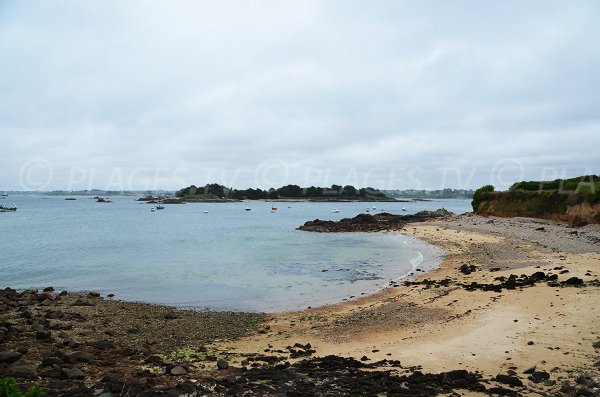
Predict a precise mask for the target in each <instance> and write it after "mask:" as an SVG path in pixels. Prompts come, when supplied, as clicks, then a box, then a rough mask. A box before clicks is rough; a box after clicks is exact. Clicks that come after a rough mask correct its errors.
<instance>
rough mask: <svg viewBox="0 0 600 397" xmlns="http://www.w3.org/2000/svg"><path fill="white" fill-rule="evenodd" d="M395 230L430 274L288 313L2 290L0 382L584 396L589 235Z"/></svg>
mask: <svg viewBox="0 0 600 397" xmlns="http://www.w3.org/2000/svg"><path fill="white" fill-rule="evenodd" d="M398 232H400V233H403V234H406V235H409V236H413V237H416V238H419V239H422V240H424V241H427V242H429V243H431V244H434V245H436V246H438V247H440V248H441V249H442V250H443V252H444V255H445V256H444V258H443V261H442V262H441V265H440V266H439V268H437V269H436V270H433V271H432V272H430V273H424V274H422V275H420V276H418V277H417V278H416V279H413V281H411V282H395V283H391V284H390V286H389V287H388V288H386V289H384V290H382V291H380V292H378V293H375V294H373V295H365V296H362V297H352V298H350V297H349V298H350V299H349V300H347V301H344V302H342V303H339V304H334V305H329V306H324V307H319V308H310V309H307V310H303V311H299V312H287V313H278V314H266V315H262V314H250V313H248V314H246V313H214V312H194V311H189V310H173V309H170V308H166V307H163V306H155V305H146V304H137V303H127V302H119V301H114V300H111V299H103V298H100V297H98V296H97V295H95V294H87V295H86V294H75V293H63V294H58V293H57V292H54V291H50V290H48V291H46V292H33V291H29V292H22V293H18V292H16V291H8V290H5V291H4V292H3V296H2V305H1V307H0V309H2V311H1V313H0V314H1V315H2V316H1V321H0V322H1V323H2V325H3V328H2V333H1V334H0V336H1V339H0V343H1V344H0V351H2V353H0V371H2V373H3V374H4V375H12V376H16V377H17V378H18V379H23V380H24V382H25V384H31V383H33V382H38V383H41V384H42V385H43V386H45V387H46V388H47V389H48V391H49V392H48V394H47V395H93V394H94V393H96V392H97V393H98V395H101V394H102V393H105V392H113V393H116V392H123V390H126V391H127V392H128V393H129V395H165V393H166V395H190V394H189V393H191V392H198V391H202V393H201V394H202V395H205V394H207V395H239V394H244V393H245V394H248V395H279V394H283V395H307V394H302V393H300V394H298V392H297V389H298V387H303V388H304V389H303V390H304V392H305V393H308V395H320V394H331V395H341V394H356V395H371V394H373V395H375V394H379V393H380V392H381V391H384V394H385V393H389V394H391V395H405V396H435V395H438V393H444V395H448V393H459V395H465V396H479V395H508V396H519V395H522V396H529V395H548V396H554V395H559V396H560V395H565V396H566V395H584V396H587V395H591V396H593V395H597V394H596V393H597V392H598V388H597V387H598V386H597V384H596V383H595V382H597V381H598V379H599V378H598V376H599V367H598V366H599V365H600V363H599V361H600V356H599V354H600V351H599V350H598V348H600V344H598V342H599V341H600V334H598V332H600V305H599V303H600V289H599V287H600V283H599V282H598V278H599V276H598V274H599V269H600V243H599V242H600V227H599V226H598V225H589V226H586V227H583V228H578V229H573V228H568V227H567V226H565V225H562V224H558V223H553V222H549V221H540V220H532V219H520V218H512V219H503V218H485V217H480V216H473V215H463V216H458V217H452V218H451V219H447V220H439V221H427V222H422V223H413V224H408V225H406V227H404V229H402V230H401V231H398V230H395V231H394V233H398ZM426 265H427V264H426V263H423V268H426ZM420 270H422V269H420ZM540 272H543V273H540ZM417 273H419V272H418V271H417ZM511 275H512V277H511ZM511 283H512V284H511ZM594 346H595V347H594ZM334 356H335V357H334ZM533 367H535V368H533ZM457 379H458V380H457ZM332 380H335V381H332ZM378 388H379V389H378ZM65 390H71V391H72V393H71V392H69V393H71V394H69V393H66V392H65ZM169 393H170V394H169ZM184 393H188V394H184ZM102 395H103V394H102Z"/></svg>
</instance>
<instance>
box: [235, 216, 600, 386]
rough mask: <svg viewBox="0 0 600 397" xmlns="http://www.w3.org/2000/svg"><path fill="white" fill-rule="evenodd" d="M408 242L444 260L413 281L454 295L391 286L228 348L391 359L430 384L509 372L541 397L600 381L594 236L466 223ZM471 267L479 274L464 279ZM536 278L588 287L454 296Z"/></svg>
mask: <svg viewBox="0 0 600 397" xmlns="http://www.w3.org/2000/svg"><path fill="white" fill-rule="evenodd" d="M403 233H405V234H407V235H410V236H415V237H418V238H421V239H423V240H425V241H428V242H430V243H432V244H435V245H438V246H440V247H442V248H443V250H444V252H445V255H446V256H445V258H444V260H443V262H442V264H441V266H440V268H439V269H437V270H435V271H433V272H432V273H428V274H426V275H423V276H421V277H420V278H419V279H417V280H423V279H429V280H438V281H439V280H443V279H446V278H450V279H452V280H453V281H452V283H451V284H450V285H449V286H447V287H438V288H429V287H427V286H422V285H416V286H404V285H398V284H396V285H398V286H397V287H391V288H387V289H386V290H384V291H382V292H380V293H377V294H374V295H370V296H367V297H363V298H359V299H355V300H352V301H349V302H347V303H343V304H338V305H332V306H326V307H322V308H314V309H310V310H306V311H302V312H295V313H285V314H281V315H277V316H274V317H273V319H272V320H271V321H269V323H268V325H269V327H270V330H269V332H268V333H267V334H263V335H260V336H252V337H249V338H244V339H242V340H240V341H238V342H236V343H235V344H233V345H228V347H229V348H233V349H238V350H239V351H260V350H262V349H265V348H269V346H272V348H271V350H278V349H281V348H283V347H284V346H286V345H288V344H289V343H290V341H296V340H300V341H302V342H303V343H310V344H311V345H312V346H313V348H314V349H315V350H316V351H317V354H318V355H327V354H335V355H343V356H350V357H354V358H357V359H360V358H363V357H365V356H366V357H367V358H368V359H369V360H368V361H371V360H375V361H376V360H382V359H390V358H392V359H396V360H400V361H401V362H402V364H403V365H404V366H421V367H422V369H423V371H426V372H441V371H448V370H452V369H456V368H464V369H468V370H470V371H480V372H482V373H483V374H484V376H487V377H495V376H496V375H497V374H499V373H506V371H510V370H513V371H516V372H517V373H518V374H521V377H523V381H524V383H526V384H527V386H528V387H530V388H532V389H533V390H536V391H543V392H553V391H556V390H557V388H559V387H560V383H561V381H562V380H564V379H572V378H575V377H576V376H577V373H578V371H583V372H590V373H593V374H595V376H598V365H599V364H598V361H599V360H600V356H599V352H598V350H597V349H596V350H595V349H594V348H593V346H592V345H593V343H594V342H597V341H598V340H599V339H600V335H599V334H598V332H600V305H599V303H600V290H599V288H598V283H597V280H598V274H599V272H600V270H599V269H600V243H599V241H600V240H598V238H599V237H600V227H598V225H589V226H586V227H584V228H580V229H572V228H568V227H566V226H565V225H562V224H557V223H553V222H548V221H541V220H533V219H521V218H514V219H503V218H483V217H479V216H462V217H457V218H455V219H453V220H451V221H437V222H428V223H419V224H412V225H409V226H408V227H406V229H405V230H404V231H403ZM465 264H466V265H474V266H475V271H473V272H472V273H470V274H464V273H462V272H461V271H460V270H459V269H460V267H461V266H462V265H465ZM538 271H543V272H545V273H547V274H550V273H552V274H558V275H559V277H558V279H559V281H560V280H567V279H569V278H571V277H579V278H581V279H582V280H583V281H584V283H586V284H592V285H587V286H584V287H560V288H557V287H550V286H548V285H547V284H546V283H539V284H536V285H535V286H532V287H525V288H518V289H515V290H503V291H502V292H500V293H497V292H491V291H479V290H476V291H467V290H465V289H463V288H460V287H457V286H455V285H452V284H458V283H461V282H467V283H470V282H473V281H475V282H479V283H494V282H496V283H497V281H495V279H496V278H497V277H501V276H504V277H508V276H510V275H511V274H516V275H521V274H526V275H531V274H533V273H535V272H538ZM567 271H568V272H567ZM593 280H596V282H595V284H594V282H593ZM363 360H364V358H363ZM533 366H536V368H537V370H544V371H547V372H548V373H549V374H550V379H548V380H546V382H545V384H544V383H543V382H540V383H533V382H528V380H527V375H522V373H523V371H525V370H527V369H528V368H531V367H533ZM531 393H534V392H531ZM525 394H527V392H525ZM534 394H535V393H534Z"/></svg>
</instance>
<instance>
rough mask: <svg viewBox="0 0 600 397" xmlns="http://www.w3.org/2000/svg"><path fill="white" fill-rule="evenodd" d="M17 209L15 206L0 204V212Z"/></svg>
mask: <svg viewBox="0 0 600 397" xmlns="http://www.w3.org/2000/svg"><path fill="white" fill-rule="evenodd" d="M16 210H17V207H5V206H3V205H0V212H15V211H16Z"/></svg>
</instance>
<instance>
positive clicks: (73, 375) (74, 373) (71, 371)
mask: <svg viewBox="0 0 600 397" xmlns="http://www.w3.org/2000/svg"><path fill="white" fill-rule="evenodd" d="M61 372H62V374H63V376H64V377H65V378H67V379H83V378H84V375H83V372H82V371H81V370H80V369H79V368H66V367H65V368H62V369H61Z"/></svg>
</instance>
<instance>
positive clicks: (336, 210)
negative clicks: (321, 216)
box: [331, 208, 340, 214]
mask: <svg viewBox="0 0 600 397" xmlns="http://www.w3.org/2000/svg"><path fill="white" fill-rule="evenodd" d="M331 212H333V213H335V214H337V213H338V212H340V210H338V209H337V208H334V209H332V210H331Z"/></svg>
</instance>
